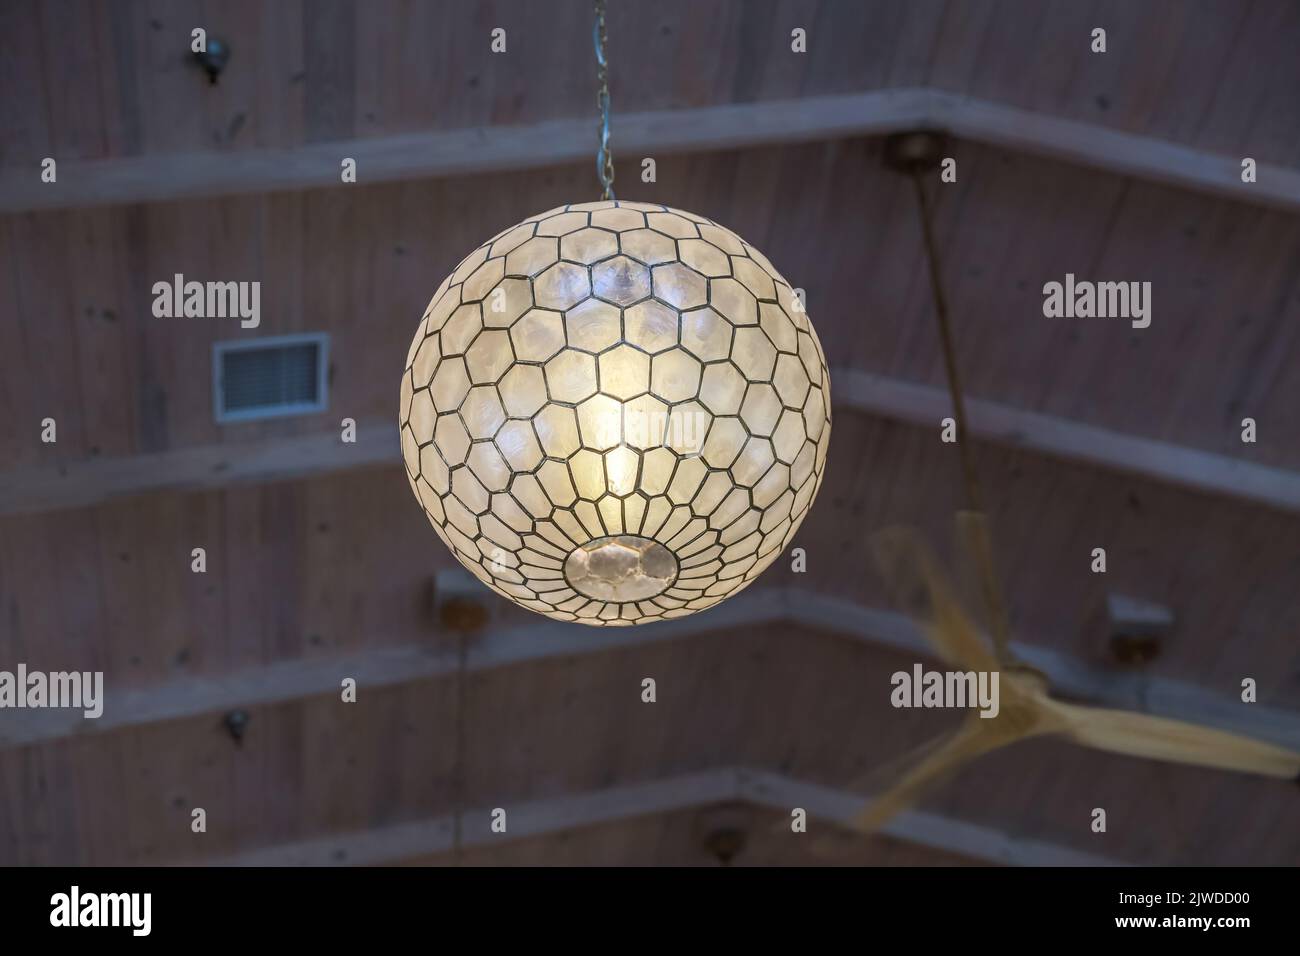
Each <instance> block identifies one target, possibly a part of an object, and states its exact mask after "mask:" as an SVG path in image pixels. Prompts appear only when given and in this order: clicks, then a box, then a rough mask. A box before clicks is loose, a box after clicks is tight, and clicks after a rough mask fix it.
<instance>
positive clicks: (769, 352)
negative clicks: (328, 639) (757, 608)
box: [400, 200, 831, 625]
mask: <svg viewBox="0 0 1300 956" xmlns="http://www.w3.org/2000/svg"><path fill="white" fill-rule="evenodd" d="M830 407H831V405H830V382H829V379H828V377H827V372H826V357H825V355H824V354H823V352H822V347H821V343H820V342H818V340H817V334H816V333H815V332H814V331H813V327H812V324H811V323H810V322H809V321H808V316H807V315H806V313H805V312H804V310H803V308H802V305H801V303H800V302H799V300H797V299H796V297H795V296H794V294H793V292H792V291H791V288H790V285H789V284H788V283H787V282H786V281H785V280H784V279H783V278H781V276H780V275H779V274H778V273H777V271H776V270H775V269H774V268H772V264H771V263H770V262H768V261H767V259H766V258H765V257H764V256H763V254H762V253H760V252H759V251H758V250H756V249H754V248H753V247H752V246H750V245H749V244H748V243H746V242H745V241H744V240H742V239H741V238H740V237H738V236H737V235H736V234H735V233H733V232H731V231H729V230H727V229H724V228H723V227H721V226H719V225H718V224H717V223H714V222H711V221H710V220H708V219H704V218H703V217H700V216H696V215H693V214H692V213H688V212H682V211H681V210H678V209H670V208H668V207H666V206H656V205H651V204H647V203H636V202H623V201H616V200H608V201H602V202H591V203H580V204H577V205H571V206H563V207H561V208H558V209H552V210H550V211H549V212H544V213H541V214H540V215H536V216H533V217H531V218H529V219H525V220H524V221H523V222H521V223H519V224H518V225H516V226H512V227H511V228H509V229H507V230H505V231H504V232H502V233H500V234H498V235H496V236H494V237H493V238H492V239H489V240H488V241H487V242H485V243H484V244H483V245H481V246H479V247H478V248H477V249H475V250H474V251H473V252H472V253H470V255H468V256H467V257H466V258H465V259H464V261H462V262H461V264H460V265H459V266H457V268H456V271H455V272H453V273H452V274H451V275H450V276H448V277H447V278H446V279H444V280H443V282H442V285H440V286H439V287H438V291H437V292H436V293H435V294H434V296H433V300H432V301H431V302H430V303H429V307H428V309H427V310H426V311H425V314H424V316H423V317H422V318H421V320H420V324H419V327H418V328H417V330H416V333H415V338H414V340H413V341H412V342H411V349H410V353H409V354H408V356H407V360H406V371H405V372H404V373H403V375H402V387H401V410H400V421H401V436H402V455H403V457H404V459H405V462H406V471H407V477H408V478H409V479H410V482H411V488H412V490H413V491H414V492H415V496H416V498H417V499H418V500H419V502H420V505H421V507H422V508H423V509H424V512H425V514H426V515H427V516H428V518H429V522H430V523H431V524H432V525H433V529H434V531H436V532H437V533H438V536H439V537H440V538H442V540H443V542H444V543H445V544H446V545H447V547H449V548H450V549H451V550H452V553H453V554H455V555H456V557H457V558H458V559H459V560H460V562H461V564H463V565H464V566H465V567H466V568H468V569H469V570H470V571H471V572H473V573H474V575H476V576H477V577H478V578H479V579H480V580H481V581H483V582H484V583H485V584H487V585H488V586H489V587H490V588H492V589H493V590H494V591H496V592H498V593H499V594H501V595H503V596H505V597H507V598H509V599H510V600H512V601H514V602H515V603H516V604H519V605H521V606H523V607H526V608H529V609H531V610H534V611H537V612H539V613H541V614H545V615H547V616H548V617H552V618H557V619H560V620H564V621H577V622H580V623H583V624H597V625H628V624H643V623H647V622H650V621H656V620H661V619H665V618H674V617H682V616H684V615H687V614H692V613H694V612H696V611H701V610H704V609H705V608H707V607H710V606H712V605H714V604H717V603H718V602H719V601H721V600H723V599H724V598H727V597H729V596H730V595H732V594H735V593H736V592H738V591H740V590H741V589H743V588H745V587H746V586H747V585H749V584H750V583H751V582H752V581H753V580H754V579H755V578H756V577H758V575H759V574H760V573H762V571H763V569H764V568H766V567H767V566H768V565H769V564H771V563H772V561H773V560H775V559H776V557H777V556H778V555H780V554H781V553H782V550H783V549H784V548H785V546H786V544H787V543H788V542H789V541H790V539H791V537H792V536H793V535H794V533H795V531H796V530H797V529H798V527H799V524H800V522H801V521H803V518H804V516H805V515H806V514H807V513H808V509H809V507H811V505H812V503H813V499H814V497H816V494H817V489H818V487H819V486H820V485H821V481H822V475H823V473H824V469H825V463H826V449H827V447H828V443H829V441H830V431H831V427H830Z"/></svg>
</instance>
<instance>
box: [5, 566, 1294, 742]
mask: <svg viewBox="0 0 1300 956" xmlns="http://www.w3.org/2000/svg"><path fill="white" fill-rule="evenodd" d="M485 597H487V595H486V593H485ZM780 622H787V623H790V624H794V625H798V626H802V627H807V628H809V629H812V630H816V631H820V632H824V633H827V634H832V635H841V636H843V637H844V638H846V639H849V640H854V641H859V642H861V643H863V644H867V645H871V646H882V647H888V648H892V649H894V650H900V651H903V652H905V653H908V654H914V655H916V656H917V657H918V658H921V659H930V658H931V657H932V656H933V651H932V649H931V648H930V645H929V644H928V642H927V641H926V640H925V639H924V638H923V637H922V635H921V634H919V633H918V632H917V630H916V627H915V625H914V624H913V622H912V621H911V620H910V619H909V618H907V617H905V616H903V615H901V614H896V613H893V612H890V611H883V610H878V609H875V608H868V607H862V606H860V605H857V604H854V603H853V602H851V601H846V600H843V599H841V598H835V597H830V596H827V595H824V594H817V593H815V592H810V591H802V590H778V589H766V590H757V591H753V590H751V591H749V592H747V593H745V594H743V595H739V596H737V597H735V598H733V599H732V600H730V601H727V602H726V603H724V604H722V605H720V606H718V607H716V608H713V609H712V610H709V611H706V612H703V613H700V614H695V615H691V616H690V617H686V618H683V619H681V620H677V621H667V622H664V623H661V624H653V625H647V626H644V627H636V628H610V629H591V628H586V627H575V626H572V625H567V624H562V623H559V622H554V621H546V620H541V621H538V622H537V623H531V622H530V623H529V624H527V625H526V626H518V627H497V628H490V629H488V630H487V631H486V632H484V633H482V634H480V635H479V636H478V637H477V638H476V639H475V641H474V643H473V645H472V646H471V647H470V649H469V651H468V656H467V661H466V667H467V668H468V669H469V670H470V671H485V670H491V669H494V668H498V667H506V666H510V665H515V664H526V663H530V662H534V661H543V660H549V659H555V658H573V657H584V656H588V655H593V654H603V653H617V652H620V651H624V650H628V649H632V648H637V647H641V646H645V645H654V644H662V643H665V642H668V641H676V640H680V639H682V638H685V637H692V636H697V635H701V634H705V633H710V632H718V631H727V632H731V633H737V634H743V633H745V631H746V630H747V629H752V628H755V627H758V626H761V625H763V624H772V623H780ZM1012 650H1013V651H1014V652H1015V653H1016V655H1017V656H1018V657H1020V658H1021V659H1022V660H1024V661H1025V662H1026V663H1028V664H1030V665H1032V666H1034V667H1037V668H1038V669H1039V670H1041V671H1042V672H1043V673H1044V674H1046V675H1047V676H1048V678H1049V680H1050V681H1051V683H1052V685H1053V687H1054V688H1056V690H1058V691H1059V692H1060V693H1061V694H1063V695H1065V696H1068V697H1073V698H1077V699H1080V700H1086V701H1091V702H1095V703H1098V704H1105V705H1107V706H1111V707H1119V708H1124V709H1129V710H1141V711H1149V712H1151V713H1156V714H1162V715H1164V716H1168V717H1177V718H1181V719H1185V720H1190V721H1194V722H1197V723H1202V724H1206V725H1208V726H1215V727H1221V728H1223V729H1225V730H1231V731H1235V732H1237V733H1243V734H1248V735H1251V736H1256V737H1259V738H1261V739H1264V740H1270V741H1272V742H1274V743H1278V744H1282V745H1283V746H1288V747H1292V748H1295V749H1297V750H1300V713H1297V712H1294V711H1287V710H1281V709H1278V708H1273V707H1268V706H1266V705H1262V704H1251V705H1249V706H1246V705H1243V704H1241V703H1240V701H1238V700H1237V699H1236V698H1235V697H1231V696H1226V695H1223V694H1219V693H1215V692H1213V691H1209V690H1206V689H1204V688H1202V687H1199V686H1197V685H1195V684H1191V683H1188V682H1185V681H1178V680H1171V679H1168V678H1162V677H1150V676H1147V675H1145V674H1132V675H1130V674H1122V675H1121V674H1113V673H1109V672H1104V671H1099V670H1097V669H1095V668H1092V667H1089V666H1087V665H1086V664H1084V663H1083V662H1081V661H1078V660H1076V659H1074V658H1072V657H1070V656H1069V655H1067V654H1063V653H1061V652H1060V651H1056V650H1053V649H1051V648H1049V647H1045V646H1043V645H1040V644H1030V643H1025V644H1021V643H1014V642H1013V644H1012ZM456 669H457V658H456V654H455V653H454V652H453V651H451V650H450V649H448V650H447V651H444V652H438V651H434V650H430V649H428V648H425V647H420V646H415V645H401V646H397V647H392V648H388V649H384V650H369V651H359V652H351V653H348V654H343V655H338V656H335V657H320V658H312V659H308V660H291V661H282V662H279V663H275V664H269V665H266V666H263V667H259V668H255V669H250V670H244V671H239V672H235V673H231V674H227V675H222V676H207V677H201V678H187V679H183V680H176V681H171V682H169V683H166V684H161V685H158V686H155V687H149V688H141V689H137V690H131V691H126V692H122V693H117V694H113V695H110V696H109V698H108V699H107V701H106V702H105V705H104V713H103V716H101V717H100V718H98V719H97V720H87V719H85V718H84V717H83V716H82V715H81V712H80V711H75V710H58V709H49V708H45V709H35V710H13V711H10V712H9V714H8V716H7V717H6V719H5V722H4V723H3V724H0V747H5V746H9V747H13V746H23V745H28V744H35V743H41V742H44V741H50V740H57V739H60V738H64V737H67V736H71V735H74V734H83V733H101V732H106V731H112V730H117V729H121V728H126V727H135V726H142V725H147V724H152V723H159V722H163V721H169V720H181V719H185V718H191V717H195V716H199V715H202V714H206V713H222V712H225V711H230V710H235V709H237V708H244V709H249V708H255V707H262V706H267V705H270V704H276V703H282V702H284V701H290V700H297V699H300V698H304V697H311V696H316V695H323V694H337V693H339V688H340V686H341V681H342V679H343V678H344V677H352V678H354V679H355V680H356V681H357V686H358V691H359V693H369V692H372V691H374V690H375V689H377V688H380V687H386V686H393V685H398V684H406V683H411V682H413V681H420V680H435V679H440V678H445V677H449V676H452V675H454V674H455V673H456Z"/></svg>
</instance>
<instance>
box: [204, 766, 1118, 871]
mask: <svg viewBox="0 0 1300 956" xmlns="http://www.w3.org/2000/svg"><path fill="white" fill-rule="evenodd" d="M863 799H864V798H863V796H862V795H860V794H855V793H850V792H847V791H839V790H835V789H832V788H829V787H823V786H819V785H817V784H812V783H807V782H805V781H801V780H796V779H793V778H791V777H786V776H782V775H780V774H774V773H767V772H763V771H755V770H748V769H744V768H732V767H719V768H716V769H713V770H706V771H702V772H698V773H690V774H683V775H679V776H674V777H668V778H665V779H661V780H650V781H646V782H644V783H637V784H631V785H628V786H621V787H610V788H607V789H603V790H595V791H590V792H585V793H571V794H565V795H563V796H560V797H553V798H548V799H545V800H536V801H530V802H527V803H522V804H519V805H517V806H512V807H504V808H502V809H505V810H506V823H507V828H506V831H505V832H504V833H493V832H492V831H491V829H490V820H491V819H492V816H491V815H492V809H493V808H488V807H481V808H475V809H471V810H468V811H467V812H466V813H465V814H463V815H462V820H466V819H468V820H471V821H477V822H476V823H472V824H469V825H466V826H464V832H463V836H462V845H463V846H467V847H474V846H486V845H489V844H492V843H496V842H505V841H510V840H524V839H531V838H536V837H539V836H549V835H552V834H558V833H563V832H566V831H571V830H576V829H582V828H586V827H591V826H598V825H600V824H603V823H611V822H618V821H622V820H631V819H635V818H638V817H644V816H650V815H660V814H665V813H673V812H676V811H680V810H688V809H703V808H705V807H709V806H713V805H716V804H719V803H727V802H731V801H736V800H739V801H741V802H744V803H748V804H750V805H752V806H756V807H760V808H763V809H770V810H776V811H780V812H782V813H788V812H789V811H790V809H791V808H792V807H803V808H804V809H806V810H808V812H809V816H810V817H812V818H813V820H814V821H816V820H822V821H825V822H828V823H831V824H833V825H835V826H837V827H848V826H849V824H850V822H851V820H852V818H853V814H854V812H855V811H856V810H857V809H858V808H860V807H861V805H862V801H863ZM454 827H455V820H454V818H453V817H452V816H440V817H433V818H429V819H425V820H415V821H411V822H409V823H400V824H394V825H392V826H388V827H382V828H378V829H374V830H368V831H363V832H356V833H342V834H337V835H331V836H328V837H318V838H314V839H310V840H303V841H300V842H297V843H286V844H281V845H278V846H268V847H261V848H258V849H256V850H250V851H246V852H243V853H239V854H235V855H233V856H229V857H226V858H224V859H220V860H217V861H212V865H217V866H330V865H340V864H344V865H352V866H356V865H380V864H388V863H395V862H400V861H402V860H409V859H414V858H416V857H421V856H431V855H434V854H439V853H446V852H448V851H449V850H451V849H452V832H453V829H454ZM882 832H883V833H884V834H885V835H887V836H891V837H894V838H896V839H900V840H904V841H906V842H909V843H915V844H918V845H921V846H926V847H930V848H932V849H938V850H942V851H944V852H950V853H958V854H961V855H963V856H968V857H971V858H973V859H976V860H981V861H984V862H987V863H996V864H1005V865H1010V866H1050V865H1055V866H1122V865H1124V864H1122V863H1121V862H1120V861H1118V860H1113V859H1109V858H1107V857H1102V856H1096V855H1094V854H1091V853H1081V852H1079V851H1077V850H1072V849H1069V848H1066V847H1062V846H1056V845H1054V844H1049V843H1044V842H1041V841H1037V840H1027V839H1023V838H1019V837H1014V836H1011V835H1009V834H1006V833H1003V832H1001V831H999V830H995V829H993V828H991V827H986V826H980V825H977V824H972V823H967V822H965V821H962V820H955V819H950V818H948V817H944V816H940V815H939V814H935V813H927V812H924V811H917V810H907V811H904V812H903V813H901V814H899V815H898V816H897V817H896V818H894V819H893V820H892V821H890V822H889V823H888V824H886V825H885V827H884V828H883V831H882ZM804 838H805V839H807V837H804ZM202 862H205V863H206V862H208V861H202Z"/></svg>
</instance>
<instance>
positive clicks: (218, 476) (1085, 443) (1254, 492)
mask: <svg viewBox="0 0 1300 956" xmlns="http://www.w3.org/2000/svg"><path fill="white" fill-rule="evenodd" d="M831 389H832V395H833V398H834V401H835V404H836V407H837V409H848V410H850V411H853V412H858V413H862V414H867V415H876V416H879V417H882V418H888V419H891V420H894V421H901V422H906V423H908V424H912V425H918V426H921V427H924V428H933V429H934V430H935V434H936V436H937V435H938V429H939V423H940V421H941V420H942V419H943V418H944V416H946V415H949V414H951V406H950V403H949V399H948V395H947V392H945V391H944V390H943V389H940V388H935V387H933V386H929V385H919V384H916V383H913V382H905V381H901V380H899V379H893V378H886V377H883V376H879V375H873V374H870V373H867V372H860V371H857V370H855V369H833V370H832V371H831ZM967 404H968V409H967V413H968V416H969V418H970V430H971V434H972V435H973V436H974V437H975V438H977V439H979V440H981V441H987V442H992V443H994V444H999V445H1009V446H1012V447H1015V448H1022V449H1025V450H1026V451H1031V452H1035V453H1038V454H1044V455H1048V456H1050V457H1053V458H1059V459H1062V460H1064V461H1072V462H1080V463H1083V464H1087V465H1094V466H1097V467H1100V468H1106V469H1110V470H1113V471H1118V472H1123V473H1126V474H1133V475H1139V476H1141V477H1144V478H1150V479H1154V480H1156V481H1160V482H1164V483H1166V484H1174V485H1181V486H1183V487H1186V488H1191V489H1192V490H1194V491H1201V492H1208V493H1210V494H1218V495H1226V496H1228V497H1230V498H1237V499H1240V500H1243V501H1248V502H1252V503H1255V504H1260V505H1264V506H1266V507H1270V508H1278V509H1281V510H1284V511H1294V512H1300V474H1297V473H1296V472H1294V471H1290V470H1288V469H1285V468H1275V467H1271V466H1268V465H1259V464H1255V463H1254V462H1248V461H1242V460H1239V459H1235V458H1229V457H1228V456H1226V455H1217V454H1214V453H1212V452H1206V451H1200V450H1199V449H1194V448H1188V447H1186V446H1181V445H1175V444H1171V443H1169V442H1164V441H1159V440H1157V439H1154V438H1142V437H1138V436H1136V435H1126V434H1123V433H1121V432H1116V431H1112V430H1110V429H1106V428H1099V427H1097V426H1095V425H1085V424H1083V423H1081V422H1076V421H1072V420H1070V419H1067V418H1060V417H1058V416H1054V415H1043V414H1041V413H1038V412H1029V411H1025V410H1023V409H1019V408H1015V407H1013V406H1010V405H1003V404H1001V403H998V402H991V401H986V400H984V399H978V398H971V399H968V400H967ZM400 461H401V451H400V449H399V447H398V441H397V428H396V427H395V426H394V425H392V424H391V423H390V422H377V421H376V422H362V423H359V424H358V427H357V441H356V442H355V443H344V442H342V441H340V440H339V436H338V433H337V432H333V431H331V432H326V433H322V434H318V435H304V436H299V437H295V438H277V439H263V440H259V441H254V442H246V443H239V444H236V443H231V444H222V445H214V446H209V447H200V448H187V449H181V450H179V451H172V452H162V453H159V454H151V455H135V456H131V457H124V458H109V459H104V458H97V459H92V460H88V461H81V462H75V463H70V464H66V465H46V466H37V467H28V468H21V469H14V470H11V471H6V472H0V515H6V514H30V513H35V512H41V511H48V510H55V509H60V508H80V507H85V506H87V505H94V504H99V503H101V502H104V501H112V500H115V499H117V498H125V497H131V496H134V495H141V494H150V493H154V492H160V491H198V490H204V489H211V488H223V487H227V486H229V485H234V484H239V483H242V482H253V483H256V482H268V481H282V480H288V479H295V478H306V477H310V476H313V475H321V474H329V473H332V472H335V471H342V470H345V469H349V468H364V467H374V466H379V465H394V466H395V465H397V464H398V463H399V462H400Z"/></svg>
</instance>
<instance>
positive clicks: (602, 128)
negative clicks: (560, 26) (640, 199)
mask: <svg viewBox="0 0 1300 956" xmlns="http://www.w3.org/2000/svg"><path fill="white" fill-rule="evenodd" d="M591 36H592V40H593V42H594V43H595V45H596V83H597V90H596V109H597V111H598V112H599V114H600V125H599V127H598V133H599V137H600V139H599V145H598V146H597V148H596V177H597V178H598V179H599V180H600V186H601V194H600V198H601V199H613V198H614V157H613V156H612V155H611V154H610V151H609V63H608V61H607V60H606V59H605V0H596V22H595V24H594V25H593V27H592V31H591Z"/></svg>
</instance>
